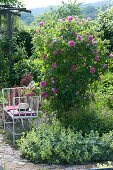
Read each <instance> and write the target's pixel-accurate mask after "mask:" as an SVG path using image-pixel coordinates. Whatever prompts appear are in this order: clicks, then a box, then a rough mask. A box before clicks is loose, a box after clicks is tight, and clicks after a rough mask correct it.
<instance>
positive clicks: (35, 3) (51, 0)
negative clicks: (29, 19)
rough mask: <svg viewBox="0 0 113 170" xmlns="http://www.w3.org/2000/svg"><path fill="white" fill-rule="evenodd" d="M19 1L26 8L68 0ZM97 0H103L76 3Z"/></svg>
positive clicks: (90, 1) (82, 0)
mask: <svg viewBox="0 0 113 170" xmlns="http://www.w3.org/2000/svg"><path fill="white" fill-rule="evenodd" d="M20 1H22V2H23V3H24V4H25V7H26V8H27V9H30V8H40V7H46V6H51V5H60V4H61V2H62V1H64V2H68V0H20ZM72 1H74V0H72ZM97 1H103V0H77V2H78V3H79V2H84V3H92V2H97Z"/></svg>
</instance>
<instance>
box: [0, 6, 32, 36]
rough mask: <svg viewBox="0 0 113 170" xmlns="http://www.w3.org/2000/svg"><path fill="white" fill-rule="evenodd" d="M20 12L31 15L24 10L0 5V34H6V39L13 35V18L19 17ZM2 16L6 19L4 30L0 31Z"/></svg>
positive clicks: (0, 28) (0, 29)
mask: <svg viewBox="0 0 113 170" xmlns="http://www.w3.org/2000/svg"><path fill="white" fill-rule="evenodd" d="M20 12H28V13H31V11H30V10H27V9H26V8H17V7H13V6H10V5H0V33H5V32H6V34H7V36H8V37H12V34H13V16H21V14H20ZM2 16H4V17H5V18H6V30H3V29H2V25H3V23H2Z"/></svg>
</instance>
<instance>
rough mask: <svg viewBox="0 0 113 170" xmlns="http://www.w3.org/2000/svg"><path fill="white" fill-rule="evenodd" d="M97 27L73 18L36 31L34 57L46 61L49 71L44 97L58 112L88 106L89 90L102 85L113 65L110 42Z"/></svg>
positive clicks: (46, 25)
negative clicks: (100, 83) (97, 83)
mask: <svg viewBox="0 0 113 170" xmlns="http://www.w3.org/2000/svg"><path fill="white" fill-rule="evenodd" d="M95 26H96V23H94V22H93V21H91V18H87V19H86V20H85V19H82V20H81V19H79V18H78V17H77V16H76V17H75V18H74V17H71V16H70V17H68V18H67V19H66V18H65V19H63V20H60V21H58V22H55V21H48V22H46V23H43V26H40V25H39V26H38V27H37V28H36V30H38V33H37V34H35V35H34V38H33V44H34V56H37V57H38V58H39V59H42V60H43V66H44V68H45V70H44V69H43V72H44V77H43V78H42V81H45V82H46V86H45V87H44V86H43V89H42V90H43V92H42V96H46V97H45V98H47V99H48V100H50V102H51V103H52V105H51V107H53V109H54V110H58V111H59V110H62V111H63V110H64V111H68V110H70V109H71V108H73V107H80V106H84V105H85V104H87V102H88V101H89V97H90V95H89V92H88V86H89V85H90V84H91V83H92V82H94V81H95V80H99V81H101V74H102V73H103V71H105V70H106V69H107V68H109V65H110V63H111V62H112V54H109V51H108V49H107V41H102V40H101V38H100V36H99V35H98V34H97V33H96V32H95ZM106 51H107V52H106Z"/></svg>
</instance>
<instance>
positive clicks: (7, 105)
mask: <svg viewBox="0 0 113 170" xmlns="http://www.w3.org/2000/svg"><path fill="white" fill-rule="evenodd" d="M22 89H23V87H16V88H4V89H2V94H3V115H4V130H5V127H6V124H8V123H13V129H12V134H13V142H14V144H15V135H20V134H16V133H15V125H16V120H18V119H21V122H22V125H23V119H33V118H37V123H38V110H39V103H40V101H41V97H40V96H32V97H29V98H28V97H24V96H21V90H22ZM20 103H21V104H22V103H27V104H28V105H29V108H28V109H26V108H25V109H21V108H19V106H18V105H19V104H20ZM7 116H8V117H9V118H11V119H12V122H11V121H7ZM23 127H24V125H23Z"/></svg>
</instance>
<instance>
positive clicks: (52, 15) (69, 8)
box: [33, 0, 81, 25]
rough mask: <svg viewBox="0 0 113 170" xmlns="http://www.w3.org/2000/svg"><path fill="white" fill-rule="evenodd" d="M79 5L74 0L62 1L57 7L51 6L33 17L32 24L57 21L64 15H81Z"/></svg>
mask: <svg viewBox="0 0 113 170" xmlns="http://www.w3.org/2000/svg"><path fill="white" fill-rule="evenodd" d="M80 5H81V4H80V3H79V4H77V3H76V0H74V2H72V0H69V1H68V3H65V2H63V1H62V5H60V6H58V8H57V9H54V8H51V9H50V10H49V11H45V12H43V13H42V14H40V15H38V17H36V18H35V20H34V22H33V25H37V23H39V22H41V21H47V20H48V21H49V20H55V21H58V19H62V18H64V17H68V16H75V15H81V9H80Z"/></svg>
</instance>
